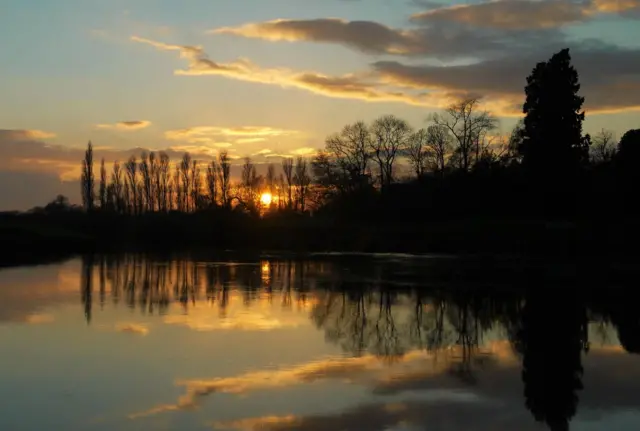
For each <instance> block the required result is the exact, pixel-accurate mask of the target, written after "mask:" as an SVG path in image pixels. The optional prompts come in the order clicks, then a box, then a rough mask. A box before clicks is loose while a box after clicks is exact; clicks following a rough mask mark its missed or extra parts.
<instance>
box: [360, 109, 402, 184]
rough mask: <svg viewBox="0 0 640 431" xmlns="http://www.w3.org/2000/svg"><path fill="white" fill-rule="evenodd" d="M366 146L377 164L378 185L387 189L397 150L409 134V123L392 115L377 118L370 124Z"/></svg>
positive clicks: (390, 181) (391, 180)
mask: <svg viewBox="0 0 640 431" xmlns="http://www.w3.org/2000/svg"><path fill="white" fill-rule="evenodd" d="M371 135H372V137H371V139H369V140H368V148H369V149H370V151H371V152H372V154H373V159H374V160H375V162H376V164H377V165H378V171H379V175H380V186H381V187H382V189H383V190H385V189H387V188H388V187H389V186H390V185H391V183H392V182H393V165H394V163H395V160H396V157H397V156H398V152H399V151H400V150H402V149H403V148H404V147H405V146H406V144H407V141H408V138H409V136H410V135H411V127H410V126H409V124H408V123H407V122H406V121H405V120H402V119H400V118H398V117H396V116H394V115H385V116H383V117H380V118H378V119H377V120H375V121H374V122H373V125H372V126H371Z"/></svg>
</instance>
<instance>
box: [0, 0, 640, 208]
mask: <svg viewBox="0 0 640 431" xmlns="http://www.w3.org/2000/svg"><path fill="white" fill-rule="evenodd" d="M638 27H640V0H593V1H584V2H570V1H566V0H554V1H522V0H521V1H514V0H510V1H509V0H503V1H493V2H451V1H443V2H435V1H428V0H426V1H423V0H233V1H232V0H189V1H184V2H178V1H175V0H109V1H107V0H102V1H101V0H58V1H50V0H7V1H5V2H3V4H2V7H1V8H0V54H1V55H2V66H1V67H0V95H1V100H2V103H0V210H6V209H26V208H28V207H31V206H34V205H36V204H44V203H46V202H47V201H49V200H51V199H52V198H53V197H54V196H55V195H56V194H58V193H64V194H66V195H68V196H71V197H72V200H77V197H78V195H79V187H78V184H77V177H78V175H79V165H80V160H81V158H82V149H83V147H84V146H85V145H86V143H87V141H88V140H91V141H92V142H93V143H94V145H95V147H96V158H98V159H99V158H101V157H105V158H106V159H107V161H113V160H114V159H120V160H124V159H126V158H128V156H129V155H130V154H131V153H132V150H133V149H135V148H136V147H142V148H150V149H156V150H167V149H171V150H172V154H175V156H176V157H177V156H178V155H179V153H180V152H183V151H185V150H189V151H191V152H192V153H194V155H195V157H196V158H201V159H206V158H207V157H210V156H211V155H214V154H215V153H217V152H218V151H219V150H220V149H222V148H224V149H227V150H228V151H229V152H230V154H231V155H233V156H234V157H237V158H240V157H242V156H245V155H251V156H254V158H255V160H256V161H257V162H260V163H264V162H267V161H269V160H271V161H276V162H277V163H279V161H280V160H279V157H280V156H282V155H308V154H311V153H312V152H313V151H315V150H316V149H318V148H320V147H322V146H323V142H324V138H325V136H326V135H327V134H329V133H332V132H334V131H337V130H339V129H340V128H341V127H342V126H343V125H344V124H346V123H349V122H353V121H357V120H360V119H362V120H365V121H370V120H372V119H374V118H375V117H377V116H379V115H382V114H387V113H391V114H396V115H398V116H401V117H403V118H405V119H407V120H408V121H409V122H410V123H411V124H412V125H413V126H414V127H423V126H424V125H425V123H424V120H425V118H426V117H427V116H428V115H429V114H430V113H432V112H434V111H437V110H438V109H439V108H441V107H442V106H444V105H446V104H447V103H448V102H449V101H451V100H452V98H455V97H460V96H464V95H468V94H472V95H481V96H483V97H484V101H485V106H486V107H487V108H488V109H490V110H491V111H492V112H494V113H495V114H496V115H499V116H500V117H501V131H502V132H504V133H508V131H509V130H510V129H511V127H512V126H513V124H514V122H515V121H516V119H517V115H519V112H520V110H521V105H522V101H523V97H524V93H523V87H524V85H525V82H526V81H525V78H526V76H527V75H528V73H529V72H530V71H531V69H532V68H533V66H535V64H536V62H539V61H544V60H546V59H547V58H549V57H550V56H551V55H552V54H553V53H554V52H556V51H558V50H560V49H562V48H564V47H569V48H571V54H572V56H573V59H574V64H575V65H576V67H577V68H578V71H579V73H580V78H581V82H582V95H583V96H585V98H586V102H585V109H586V111H587V121H586V123H585V130H586V131H587V132H591V133H594V132H597V131H599V130H600V129H601V128H603V127H604V128H608V129H612V130H614V131H615V133H616V135H617V136H618V137H619V136H621V134H622V133H624V132H625V131H626V130H628V129H630V128H637V127H640V111H638V108H639V107H640V38H639V37H638V36H640V32H639V31H638Z"/></svg>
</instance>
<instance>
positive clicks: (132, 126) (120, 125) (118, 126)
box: [96, 120, 151, 131]
mask: <svg viewBox="0 0 640 431" xmlns="http://www.w3.org/2000/svg"><path fill="white" fill-rule="evenodd" d="M150 125H151V121H146V120H131V121H120V122H117V123H113V124H96V128H98V129H112V130H122V131H134V130H140V129H146V128H147V127H149V126H150Z"/></svg>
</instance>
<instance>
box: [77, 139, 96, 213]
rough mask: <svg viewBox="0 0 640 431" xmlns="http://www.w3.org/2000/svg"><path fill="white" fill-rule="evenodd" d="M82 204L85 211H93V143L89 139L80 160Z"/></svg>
mask: <svg viewBox="0 0 640 431" xmlns="http://www.w3.org/2000/svg"><path fill="white" fill-rule="evenodd" d="M80 183H81V186H82V205H83V206H84V209H85V210H86V211H93V206H94V202H95V200H96V198H95V179H94V176H93V145H92V144H91V141H89V143H88V144H87V150H86V151H85V153H84V160H83V161H82V178H81V181H80Z"/></svg>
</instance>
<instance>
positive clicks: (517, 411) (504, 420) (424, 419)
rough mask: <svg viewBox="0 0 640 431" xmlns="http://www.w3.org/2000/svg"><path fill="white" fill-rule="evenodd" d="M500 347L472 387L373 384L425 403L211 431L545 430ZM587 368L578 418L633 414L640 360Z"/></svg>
mask: <svg viewBox="0 0 640 431" xmlns="http://www.w3.org/2000/svg"><path fill="white" fill-rule="evenodd" d="M503 344H504V342H498V343H496V345H495V346H494V347H495V351H496V354H497V355H498V356H500V355H505V354H506V355H507V356H509V358H508V360H507V363H504V362H502V361H500V360H498V361H492V362H489V363H488V366H486V367H485V368H483V369H480V370H478V373H477V376H478V377H479V380H478V381H477V382H476V383H475V384H474V385H472V386H470V385H468V384H466V383H464V382H463V381H462V380H460V379H458V378H456V377H455V376H453V375H452V374H450V373H445V372H433V370H424V371H423V372H422V373H412V372H408V373H404V372H403V373H394V374H391V375H388V376H386V378H384V379H380V378H378V379H375V380H372V382H373V384H374V385H373V388H374V394H375V395H378V396H396V397H397V396H399V395H401V394H402V393H406V392H413V393H415V394H416V395H420V398H417V397H412V398H411V399H406V400H404V401H400V402H388V401H379V402H371V403H367V404H363V405H360V406H357V407H355V408H349V409H347V410H345V411H342V412H336V413H329V414H318V415H308V416H294V415H286V416H266V417H258V418H247V419H240V420H234V421H226V422H215V423H213V424H212V425H213V427H214V429H235V430H239V431H258V430H260V431H294V430H295V431H325V430H332V429H335V430H352V429H354V430H355V429H358V430H360V429H362V430H369V431H383V430H389V429H395V427H402V429H405V428H411V429H414V428H415V429H429V430H433V431H454V430H466V429H473V430H474V431H492V430H497V429H505V430H506V429H509V430H511V429H518V430H527V431H528V430H531V431H533V430H539V429H540V425H539V424H538V423H536V421H535V420H534V418H533V417H532V416H531V414H530V413H529V412H528V411H527V409H526V407H525V404H524V401H523V398H522V382H521V375H520V363H519V362H518V361H515V362H512V359H513V355H511V354H509V353H508V352H507V351H505V350H504V349H503V348H502V345H503ZM424 364H428V362H423V365H424ZM584 364H585V374H584V377H583V380H584V383H585V388H587V390H586V391H584V392H582V393H581V394H580V405H579V408H578V415H577V417H576V418H575V420H580V419H581V418H583V419H584V418H588V419H589V420H599V419H601V418H602V417H603V416H605V415H608V414H611V413H613V411H614V410H625V409H635V407H636V406H637V405H638V403H640V395H638V393H637V384H636V382H637V378H638V377H639V376H640V367H639V366H638V362H637V358H634V357H633V356H631V355H627V354H620V353H616V352H615V349H599V348H598V349H594V351H592V353H590V354H589V355H587V356H586V357H585V359H584ZM444 369H445V368H443V370H444ZM615 370H620V372H616V371H615Z"/></svg>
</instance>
